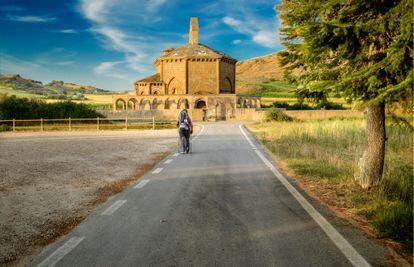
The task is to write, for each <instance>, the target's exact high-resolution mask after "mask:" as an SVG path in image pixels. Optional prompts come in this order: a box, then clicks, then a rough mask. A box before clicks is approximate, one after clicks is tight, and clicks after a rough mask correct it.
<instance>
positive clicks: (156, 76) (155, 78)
mask: <svg viewBox="0 0 414 267" xmlns="http://www.w3.org/2000/svg"><path fill="white" fill-rule="evenodd" d="M136 82H161V77H160V75H159V74H158V73H157V74H154V75H151V76H148V77H145V78H143V79H141V80H138V81H136Z"/></svg>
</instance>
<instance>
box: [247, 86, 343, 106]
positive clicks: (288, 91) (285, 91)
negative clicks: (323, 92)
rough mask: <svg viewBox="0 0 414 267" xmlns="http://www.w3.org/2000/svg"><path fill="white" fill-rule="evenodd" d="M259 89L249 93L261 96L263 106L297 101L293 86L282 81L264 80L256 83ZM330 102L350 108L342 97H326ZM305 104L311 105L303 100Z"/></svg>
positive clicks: (290, 103) (291, 103)
mask: <svg viewBox="0 0 414 267" xmlns="http://www.w3.org/2000/svg"><path fill="white" fill-rule="evenodd" d="M258 87H259V88H260V89H258V90H256V91H253V92H251V93H250V95H255V96H260V97H262V104H263V105H264V106H270V105H272V103H273V102H286V103H288V104H289V105H293V104H295V103H297V99H296V97H295V94H294V90H295V86H293V85H290V84H287V83H286V82H283V81H264V82H262V83H260V84H259V85H258ZM328 100H329V101H330V102H332V103H335V104H339V105H342V106H343V107H344V108H347V109H349V108H351V105H350V104H348V103H347V102H346V101H345V99H343V98H334V97H332V98H328ZM304 103H305V104H308V105H310V106H313V104H312V103H311V102H309V101H305V102H304Z"/></svg>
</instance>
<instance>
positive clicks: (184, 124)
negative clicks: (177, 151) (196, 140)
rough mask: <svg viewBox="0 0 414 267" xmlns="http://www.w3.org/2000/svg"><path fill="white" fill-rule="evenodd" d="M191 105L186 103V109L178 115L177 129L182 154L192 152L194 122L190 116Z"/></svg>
mask: <svg viewBox="0 0 414 267" xmlns="http://www.w3.org/2000/svg"><path fill="white" fill-rule="evenodd" d="M188 109H189V105H188V103H185V107H184V109H183V110H182V111H181V112H180V114H179V115H178V121H177V127H178V131H179V133H180V142H181V153H182V154H184V153H187V154H188V153H189V152H190V135H191V134H192V133H193V122H192V121H191V118H190V115H189V114H188Z"/></svg>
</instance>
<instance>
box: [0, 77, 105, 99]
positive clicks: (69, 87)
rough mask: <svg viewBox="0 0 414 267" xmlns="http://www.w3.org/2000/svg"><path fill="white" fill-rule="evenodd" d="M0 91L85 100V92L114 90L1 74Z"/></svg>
mask: <svg viewBox="0 0 414 267" xmlns="http://www.w3.org/2000/svg"><path fill="white" fill-rule="evenodd" d="M0 93H8V94H13V95H17V96H21V97H38V98H39V97H41V98H49V99H67V100H69V99H70V100H83V99H85V96H84V94H111V93H113V92H111V91H107V90H103V89H99V88H96V87H93V86H89V85H86V86H85V85H77V84H73V83H65V82H63V81H52V82H50V83H48V84H43V83H42V82H40V81H36V80H32V79H26V78H23V77H21V76H20V75H19V74H2V75H0Z"/></svg>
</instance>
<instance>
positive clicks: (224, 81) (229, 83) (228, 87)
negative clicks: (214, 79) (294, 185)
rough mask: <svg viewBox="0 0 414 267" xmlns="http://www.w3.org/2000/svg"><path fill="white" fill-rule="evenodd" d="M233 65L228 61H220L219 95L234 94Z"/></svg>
mask: <svg viewBox="0 0 414 267" xmlns="http://www.w3.org/2000/svg"><path fill="white" fill-rule="evenodd" d="M234 79H235V65H234V64H232V63H230V62H229V61H223V60H222V61H220V93H226V94H232V93H233V94H234V92H235V80H234Z"/></svg>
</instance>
